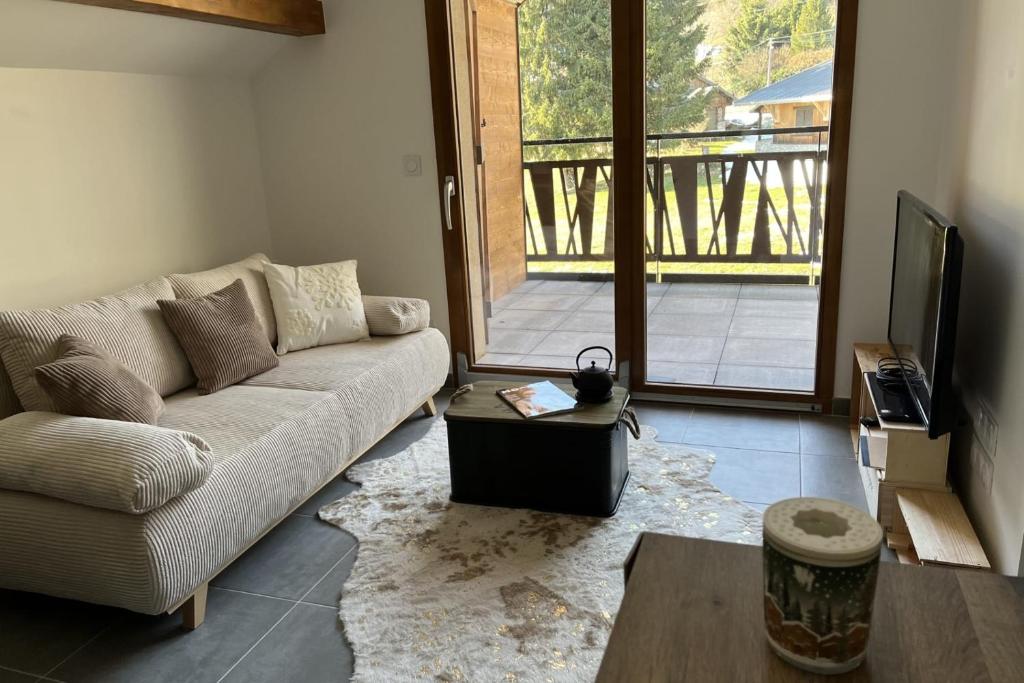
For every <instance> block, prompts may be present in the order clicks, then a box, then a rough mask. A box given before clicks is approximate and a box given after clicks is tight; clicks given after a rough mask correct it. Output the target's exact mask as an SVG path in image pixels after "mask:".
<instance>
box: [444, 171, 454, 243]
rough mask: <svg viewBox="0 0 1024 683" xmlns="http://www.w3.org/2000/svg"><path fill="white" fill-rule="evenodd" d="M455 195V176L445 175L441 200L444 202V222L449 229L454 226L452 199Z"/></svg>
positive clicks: (452, 228)
mask: <svg viewBox="0 0 1024 683" xmlns="http://www.w3.org/2000/svg"><path fill="white" fill-rule="evenodd" d="M454 197H455V176H445V178H444V195H443V196H442V198H441V199H442V201H443V202H444V222H445V225H446V226H447V227H448V229H449V230H454V229H455V226H453V225H452V199H453V198H454Z"/></svg>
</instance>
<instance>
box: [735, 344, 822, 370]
mask: <svg viewBox="0 0 1024 683" xmlns="http://www.w3.org/2000/svg"><path fill="white" fill-rule="evenodd" d="M815 346H816V342H814V341H804V340H801V339H747V338H744V337H729V339H728V341H726V343H725V350H724V351H723V352H722V363H723V364H726V365H762V366H768V365H771V366H776V367H786V368H813V367H814V352H815Z"/></svg>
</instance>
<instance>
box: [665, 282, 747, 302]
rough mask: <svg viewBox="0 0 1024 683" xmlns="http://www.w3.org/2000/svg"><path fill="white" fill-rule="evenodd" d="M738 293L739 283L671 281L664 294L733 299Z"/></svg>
mask: <svg viewBox="0 0 1024 683" xmlns="http://www.w3.org/2000/svg"><path fill="white" fill-rule="evenodd" d="M739 294H740V286H739V285H729V284H718V283H712V282H673V283H672V286H671V287H669V289H668V292H666V293H665V296H669V297H680V296H683V297H690V296H700V297H716V298H723V299H735V298H737V297H738V296H739Z"/></svg>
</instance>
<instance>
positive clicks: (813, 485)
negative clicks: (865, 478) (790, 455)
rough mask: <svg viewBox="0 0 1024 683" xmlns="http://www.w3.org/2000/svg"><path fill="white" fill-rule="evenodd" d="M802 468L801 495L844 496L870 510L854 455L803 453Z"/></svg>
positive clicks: (841, 497)
mask: <svg viewBox="0 0 1024 683" xmlns="http://www.w3.org/2000/svg"><path fill="white" fill-rule="evenodd" d="M800 469H801V482H802V484H801V493H800V494H801V495H803V496H816V497H819V498H832V499H834V500H841V501H843V502H844V503H849V504H850V505H853V506H856V507H858V508H860V509H861V510H864V511H865V512H867V509H868V503H867V499H866V498H865V497H864V485H863V484H862V483H861V480H860V473H859V472H858V471H857V463H856V462H854V460H853V458H836V457H831V456H827V455H807V456H802V457H801V458H800Z"/></svg>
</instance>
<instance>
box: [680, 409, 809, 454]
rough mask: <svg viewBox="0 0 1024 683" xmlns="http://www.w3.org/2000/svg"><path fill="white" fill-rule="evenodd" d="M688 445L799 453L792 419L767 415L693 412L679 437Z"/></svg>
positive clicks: (797, 426)
mask: <svg viewBox="0 0 1024 683" xmlns="http://www.w3.org/2000/svg"><path fill="white" fill-rule="evenodd" d="M683 441H684V442H685V443H688V444H696V445H702V446H723V447H726V448H739V449H748V450H749V449H756V450H759V451H782V452H786V453H799V452H800V423H799V420H798V419H797V417H796V415H791V414H787V413H780V412H769V411H750V410H726V409H717V408H694V409H693V415H691V416H690V424H689V426H688V427H687V429H686V434H685V435H684V436H683Z"/></svg>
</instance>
